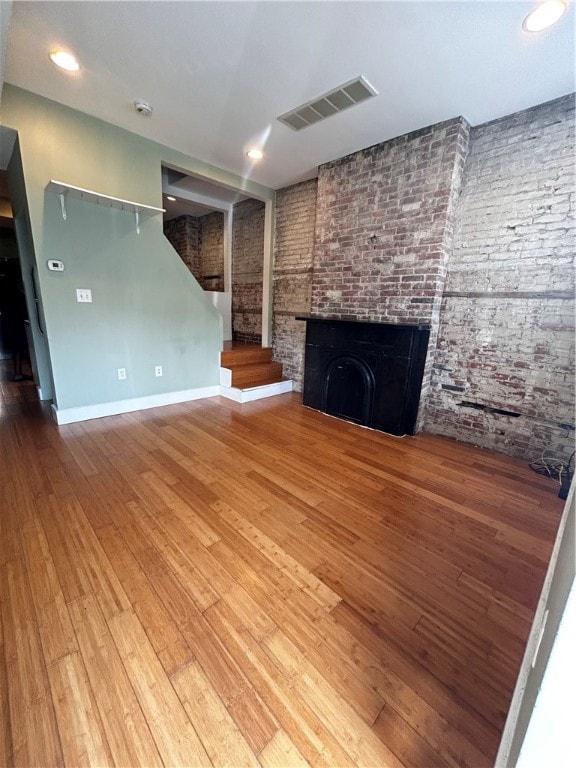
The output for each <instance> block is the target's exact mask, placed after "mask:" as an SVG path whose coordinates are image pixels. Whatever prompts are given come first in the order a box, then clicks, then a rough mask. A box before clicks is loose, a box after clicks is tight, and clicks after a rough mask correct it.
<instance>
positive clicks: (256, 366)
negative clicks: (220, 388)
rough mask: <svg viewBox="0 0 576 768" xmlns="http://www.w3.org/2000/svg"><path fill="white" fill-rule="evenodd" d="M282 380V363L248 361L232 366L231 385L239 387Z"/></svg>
mask: <svg viewBox="0 0 576 768" xmlns="http://www.w3.org/2000/svg"><path fill="white" fill-rule="evenodd" d="M282 380H283V379H282V363H274V362H268V363H249V364H248V365H238V366H237V365H235V366H234V367H233V368H232V386H233V387H238V388H239V389H247V388H248V387H261V386H264V385H265V384H276V383H277V382H279V381H282Z"/></svg>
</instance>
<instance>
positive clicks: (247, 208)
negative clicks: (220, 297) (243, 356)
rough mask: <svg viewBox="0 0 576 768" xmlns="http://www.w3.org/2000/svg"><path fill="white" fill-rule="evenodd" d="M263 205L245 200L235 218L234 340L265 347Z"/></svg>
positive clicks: (235, 209) (234, 214)
mask: <svg viewBox="0 0 576 768" xmlns="http://www.w3.org/2000/svg"><path fill="white" fill-rule="evenodd" d="M264 208H265V206H264V203H262V202H260V201H259V200H244V201H243V202H241V203H237V204H236V205H235V206H234V209H233V218H232V338H233V339H235V340H237V341H247V342H250V343H254V344H261V343H262V290H263V268H264Z"/></svg>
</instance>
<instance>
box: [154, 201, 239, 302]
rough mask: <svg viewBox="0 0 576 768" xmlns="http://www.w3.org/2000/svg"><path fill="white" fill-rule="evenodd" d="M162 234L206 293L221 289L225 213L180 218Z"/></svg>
mask: <svg viewBox="0 0 576 768" xmlns="http://www.w3.org/2000/svg"><path fill="white" fill-rule="evenodd" d="M164 235H165V236H166V237H167V238H168V240H169V241H170V243H171V244H172V247H173V248H174V250H175V251H176V252H177V253H178V254H179V256H180V258H181V259H182V261H183V262H184V263H185V264H186V266H187V267H188V269H189V270H190V272H192V274H193V275H194V277H195V278H196V280H198V282H199V283H200V285H201V286H202V288H204V290H205V291H223V290H224V214H223V213H221V212H220V211H214V212H213V213H208V214H206V215H205V216H200V217H196V216H179V217H178V218H177V219H171V220H170V221H165V222H164Z"/></svg>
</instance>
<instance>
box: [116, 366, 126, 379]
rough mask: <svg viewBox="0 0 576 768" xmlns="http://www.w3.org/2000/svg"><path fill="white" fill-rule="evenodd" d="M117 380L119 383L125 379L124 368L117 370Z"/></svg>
mask: <svg viewBox="0 0 576 768" xmlns="http://www.w3.org/2000/svg"><path fill="white" fill-rule="evenodd" d="M118 378H119V379H120V381H122V380H123V379H125V378H126V368H118Z"/></svg>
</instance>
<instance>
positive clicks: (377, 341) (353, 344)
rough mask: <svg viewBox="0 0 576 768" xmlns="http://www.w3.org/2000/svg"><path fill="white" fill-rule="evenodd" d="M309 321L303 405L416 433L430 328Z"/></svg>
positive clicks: (363, 422) (387, 429)
mask: <svg viewBox="0 0 576 768" xmlns="http://www.w3.org/2000/svg"><path fill="white" fill-rule="evenodd" d="M297 319H298V320H306V353H305V361H304V392H303V402H304V405H307V406H309V407H310V408H315V409H316V410H318V411H322V412H323V413H328V414H330V415H331V416H337V417H339V418H341V419H346V420H347V421H352V422H354V423H356V424H361V425H363V426H367V427H372V428H373V429H379V430H382V431H383V432H389V433H390V434H392V435H405V434H410V435H413V434H414V430H415V427H416V418H417V415H418V405H419V402H420V392H421V389H422V378H423V376H424V365H425V362H426V352H427V349H428V339H429V336H430V327H429V326H425V325H399V324H394V323H371V322H364V321H356V320H335V319H329V318H319V317H311V316H308V317H298V318H297Z"/></svg>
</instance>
